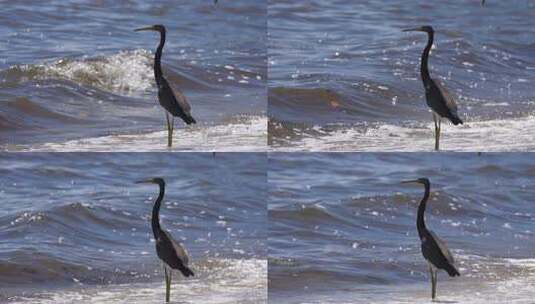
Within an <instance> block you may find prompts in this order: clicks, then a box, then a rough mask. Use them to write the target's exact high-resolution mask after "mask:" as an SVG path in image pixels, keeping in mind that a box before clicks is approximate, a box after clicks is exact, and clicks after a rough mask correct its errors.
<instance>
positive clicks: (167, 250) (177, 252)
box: [143, 177, 194, 277]
mask: <svg viewBox="0 0 535 304" xmlns="http://www.w3.org/2000/svg"><path fill="white" fill-rule="evenodd" d="M143 182H145V183H153V184H157V185H158V186H159V188H160V191H159V193H158V198H156V201H155V202H154V207H153V208H152V219H151V224H152V233H153V234H154V240H155V241H156V253H157V254H158V257H159V258H160V260H162V261H163V262H164V263H165V264H166V265H168V266H169V267H171V268H173V269H177V270H179V271H180V272H181V273H182V274H183V275H184V276H185V277H189V276H193V275H194V274H193V271H191V269H189V268H188V264H189V257H188V253H187V251H186V249H184V247H183V246H182V245H180V243H179V242H177V241H176V240H175V239H173V237H172V236H171V234H170V233H169V232H167V231H166V230H165V229H163V228H162V227H161V225H160V206H161V203H162V200H163V197H164V195H165V181H164V180H163V179H162V178H159V177H156V178H153V179H150V180H147V181H143Z"/></svg>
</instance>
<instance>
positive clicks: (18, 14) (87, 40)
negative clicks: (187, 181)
mask: <svg viewBox="0 0 535 304" xmlns="http://www.w3.org/2000/svg"><path fill="white" fill-rule="evenodd" d="M265 16H266V3H265V1H231V2H229V1H227V2H225V3H219V4H218V5H214V4H213V1H210V0H206V1H180V2H176V1H158V2H151V1H149V2H147V1H112V2H87V1H50V2H47V3H46V5H44V4H43V3H42V2H41V1H24V2H17V1H15V2H13V1H11V2H5V3H2V10H1V11H0V52H2V54H3V56H2V58H1V59H0V148H1V149H2V150H12V151H13V150H15V151H17V150H29V149H32V148H33V147H35V146H36V145H40V144H51V143H52V144H58V143H64V142H66V141H70V140H83V139H88V138H98V137H103V136H108V135H121V134H122V135H124V134H134V135H138V136H142V135H147V134H152V133H153V132H155V131H161V130H163V128H164V126H165V123H164V121H165V120H164V112H163V110H162V109H161V107H160V106H159V105H158V103H157V91H156V84H155V80H154V75H153V70H152V65H153V58H154V52H155V50H156V46H157V45H158V42H159V35H158V34H157V33H153V32H134V31H133V30H134V29H135V28H139V27H142V26H147V25H152V24H164V25H165V26H166V27H167V42H166V44H165V47H164V53H163V69H164V73H165V75H166V77H167V79H168V80H169V82H170V83H171V85H173V86H176V87H177V88H179V89H180V90H181V91H183V92H184V94H185V95H186V97H187V98H188V100H189V102H190V104H191V106H192V114H193V116H194V117H195V118H196V120H197V121H198V122H199V124H198V125H197V127H195V128H189V129H188V130H187V131H188V132H187V133H186V134H194V135H196V136H198V137H201V136H202V134H205V133H210V132H213V131H211V130H212V129H211V128H213V126H214V125H216V126H222V127H221V128H220V129H221V130H218V132H219V133H221V134H222V135H227V134H233V130H235V129H236V128H238V127H240V126H241V125H243V124H245V125H250V124H252V125H255V124H259V123H260V122H256V120H257V119H258V118H262V117H265V112H266V108H267V103H266V92H265V81H266V78H267V69H266V47H265V45H266V42H265V33H266V20H265ZM263 122H264V129H265V119H263ZM177 129H178V132H180V131H181V130H182V129H183V123H182V122H178V121H177ZM162 135H163V136H165V135H164V134H162ZM255 135H256V137H257V138H256V143H257V144H259V143H264V145H265V132H258V134H255ZM157 136H158V137H161V135H157ZM177 137H178V138H177V139H176V142H178V141H179V138H180V137H182V138H183V139H182V142H184V141H188V139H187V138H185V139H184V137H185V136H184V135H182V136H180V135H178V136H177ZM164 139H165V138H164ZM237 143H239V137H238V136H235V138H234V140H227V141H223V142H222V143H221V145H220V146H221V149H218V150H224V147H226V146H232V145H233V144H237ZM134 144H137V145H138V146H139V149H138V150H141V151H144V150H149V148H148V147H146V146H143V141H139V142H138V141H135V142H134ZM163 145H165V143H164V144H163ZM188 145H189V146H188ZM194 145H196V146H198V144H196V143H195V142H194V141H191V142H190V143H189V144H186V145H185V147H181V148H180V149H178V150H191V146H194ZM188 147H189V149H188ZM84 150H85V151H87V150H89V151H91V150H100V149H99V148H92V147H91V146H90V147H86V148H85V149H84ZM122 150H124V149H122ZM197 150H205V151H206V150H209V151H211V150H213V149H211V148H206V149H202V147H201V148H200V149H197Z"/></svg>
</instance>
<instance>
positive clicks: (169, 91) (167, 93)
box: [158, 77, 196, 125]
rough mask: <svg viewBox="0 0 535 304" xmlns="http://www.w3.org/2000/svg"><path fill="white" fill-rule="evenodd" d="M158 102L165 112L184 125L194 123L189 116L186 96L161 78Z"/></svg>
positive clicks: (189, 110) (189, 109)
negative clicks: (178, 118)
mask: <svg viewBox="0 0 535 304" xmlns="http://www.w3.org/2000/svg"><path fill="white" fill-rule="evenodd" d="M158 100H159V102H160V105H161V106H162V107H163V108H164V109H165V110H166V111H167V112H169V113H171V114H172V115H173V116H175V117H180V118H182V120H183V121H184V122H185V123H186V124H188V125H190V124H192V123H193V124H194V123H196V121H195V119H194V118H193V116H191V106H190V105H189V103H188V100H187V99H186V96H184V94H182V92H180V90H178V89H177V88H175V87H172V86H170V85H169V83H168V82H167V80H166V79H165V78H163V77H162V79H161V80H160V83H159V84H158Z"/></svg>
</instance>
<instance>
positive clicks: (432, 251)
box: [422, 230, 461, 277]
mask: <svg viewBox="0 0 535 304" xmlns="http://www.w3.org/2000/svg"><path fill="white" fill-rule="evenodd" d="M428 232H429V237H428V239H426V240H425V241H422V255H423V256H424V258H425V259H426V260H428V261H429V262H430V263H431V264H433V266H435V267H436V268H437V269H443V270H445V271H446V272H447V273H448V274H449V276H450V277H454V276H460V275H461V274H460V273H459V271H458V270H457V268H456V267H455V264H454V263H455V261H454V259H453V255H452V254H451V252H450V251H449V249H448V247H447V246H446V243H444V241H443V240H441V239H440V238H439V237H438V236H437V235H436V234H435V233H434V232H433V231H431V230H428Z"/></svg>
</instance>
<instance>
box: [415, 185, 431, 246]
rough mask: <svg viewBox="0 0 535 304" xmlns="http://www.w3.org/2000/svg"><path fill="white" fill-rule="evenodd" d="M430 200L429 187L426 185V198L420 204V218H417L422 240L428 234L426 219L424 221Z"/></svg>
mask: <svg viewBox="0 0 535 304" xmlns="http://www.w3.org/2000/svg"><path fill="white" fill-rule="evenodd" d="M428 199H429V185H428V184H425V193H424V197H423V198H422V201H421V202H420V206H418V216H417V218H416V228H418V235H419V236H420V239H422V238H423V237H424V236H425V234H427V233H428V232H427V227H425V219H424V213H425V207H426V205H427V200H428Z"/></svg>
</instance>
